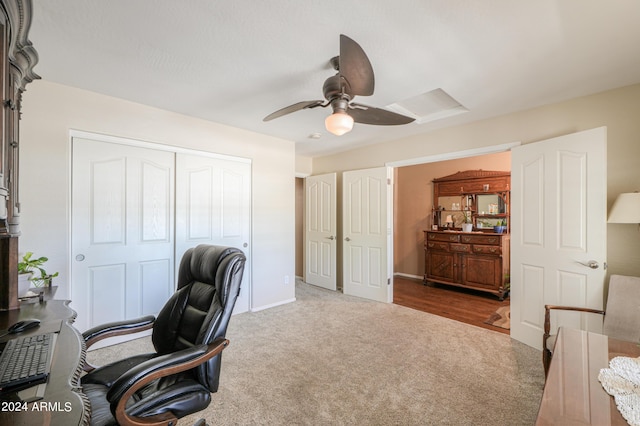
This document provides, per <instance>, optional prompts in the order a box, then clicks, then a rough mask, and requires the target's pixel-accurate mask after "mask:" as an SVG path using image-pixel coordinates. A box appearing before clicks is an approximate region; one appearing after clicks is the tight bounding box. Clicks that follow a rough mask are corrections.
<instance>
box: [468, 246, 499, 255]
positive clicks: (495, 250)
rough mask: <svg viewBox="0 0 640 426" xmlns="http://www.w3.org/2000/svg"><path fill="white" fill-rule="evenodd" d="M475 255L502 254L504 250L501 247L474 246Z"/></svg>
mask: <svg viewBox="0 0 640 426" xmlns="http://www.w3.org/2000/svg"><path fill="white" fill-rule="evenodd" d="M473 252H474V253H482V254H496V255H500V254H502V248H501V247H500V246H483V245H477V244H476V245H474V246H473Z"/></svg>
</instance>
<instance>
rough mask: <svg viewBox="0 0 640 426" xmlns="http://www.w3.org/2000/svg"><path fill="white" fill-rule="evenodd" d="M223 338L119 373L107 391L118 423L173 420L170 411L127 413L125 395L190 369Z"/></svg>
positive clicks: (220, 345) (217, 350)
mask: <svg viewBox="0 0 640 426" xmlns="http://www.w3.org/2000/svg"><path fill="white" fill-rule="evenodd" d="M228 344H229V341H228V340H227V339H218V340H216V341H215V342H213V343H211V344H210V345H198V346H193V347H191V348H187V349H183V350H181V351H178V352H174V353H171V354H167V355H162V356H159V357H156V358H153V359H150V360H148V361H145V362H143V363H141V364H139V365H137V366H135V367H134V368H132V369H131V370H129V371H127V372H126V373H125V374H123V375H122V376H120V377H119V378H118V379H117V380H116V381H115V382H114V383H113V385H112V386H111V388H110V389H109V392H108V393H107V399H108V401H109V403H110V404H111V411H112V412H113V415H114V417H115V418H116V421H117V422H118V424H119V425H123V426H125V425H141V424H145V425H146V424H148V425H154V424H168V423H167V422H168V421H169V422H170V421H177V419H176V418H175V417H174V416H173V415H172V414H171V413H170V412H168V413H163V414H160V415H157V416H152V417H145V418H144V420H143V419H139V418H135V417H130V416H129V415H127V413H126V411H125V409H126V404H127V401H128V400H129V398H131V396H132V395H133V394H134V393H135V392H136V391H137V390H138V389H140V388H141V387H143V386H145V385H146V384H148V383H150V382H152V381H154V380H156V379H159V378H161V377H165V376H170V375H172V374H176V373H179V372H181V371H185V370H190V369H192V368H194V367H197V366H198V365H200V364H202V363H204V362H206V361H208V360H209V359H211V358H213V357H214V356H216V355H218V354H219V353H221V352H222V350H223V349H224V348H226V347H227V345H228Z"/></svg>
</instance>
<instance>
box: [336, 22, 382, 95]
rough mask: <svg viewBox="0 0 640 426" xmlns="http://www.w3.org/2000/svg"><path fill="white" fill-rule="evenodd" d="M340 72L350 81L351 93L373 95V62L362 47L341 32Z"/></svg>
mask: <svg viewBox="0 0 640 426" xmlns="http://www.w3.org/2000/svg"><path fill="white" fill-rule="evenodd" d="M338 72H339V73H340V75H341V76H342V77H344V79H345V80H347V83H349V87H350V92H349V94H350V95H352V96H355V95H359V96H371V95H373V89H374V86H375V79H374V77H373V67H372V66H371V62H369V58H367V55H366V53H364V50H362V47H360V45H359V44H358V43H356V42H355V41H353V40H352V39H350V38H349V37H347V36H346V35H344V34H340V56H339V65H338Z"/></svg>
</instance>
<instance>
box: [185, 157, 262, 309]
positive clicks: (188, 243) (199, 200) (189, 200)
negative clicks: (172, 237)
mask: <svg viewBox="0 0 640 426" xmlns="http://www.w3.org/2000/svg"><path fill="white" fill-rule="evenodd" d="M250 237H251V163H250V161H249V160H242V159H238V160H234V159H228V158H226V157H224V158H223V157H216V156H205V155H192V154H185V153H178V154H176V272H177V268H178V266H179V264H180V259H182V255H183V254H184V252H185V251H187V249H189V248H190V247H195V246H197V245H198V244H216V245H224V246H231V247H237V248H239V249H241V250H242V251H244V253H245V256H246V257H247V262H246V266H245V270H244V274H243V277H242V284H241V287H240V295H239V296H238V299H237V300H236V304H235V307H234V310H233V312H234V313H241V312H246V311H248V310H249V309H250V294H251V289H250V285H251V266H250V265H251V247H250V242H251V241H250Z"/></svg>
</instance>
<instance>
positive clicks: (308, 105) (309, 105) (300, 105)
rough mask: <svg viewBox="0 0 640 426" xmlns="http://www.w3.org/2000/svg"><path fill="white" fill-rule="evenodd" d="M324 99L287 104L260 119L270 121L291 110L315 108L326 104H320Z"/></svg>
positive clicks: (289, 112)
mask: <svg viewBox="0 0 640 426" xmlns="http://www.w3.org/2000/svg"><path fill="white" fill-rule="evenodd" d="M322 104H324V101H302V102H298V103H297V104H293V105H289V106H288V107H284V108H282V109H279V110H277V111H276V112H272V113H271V114H269V115H267V116H266V117H265V118H263V119H262V121H270V120H273V119H274V118H278V117H282V116H283V115H287V114H291V113H292V112H296V111H300V110H301V109H305V108H315V107H317V106H326V105H322Z"/></svg>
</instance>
